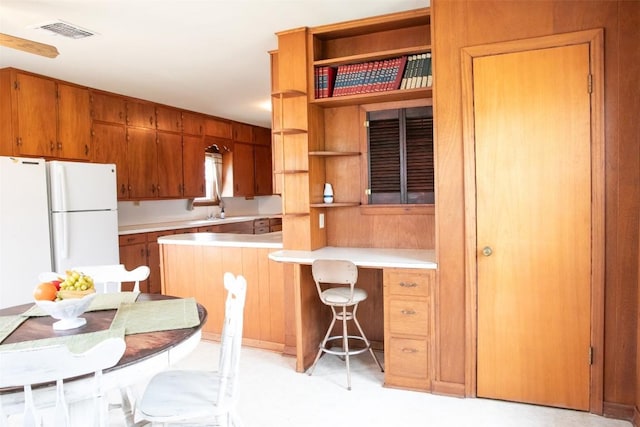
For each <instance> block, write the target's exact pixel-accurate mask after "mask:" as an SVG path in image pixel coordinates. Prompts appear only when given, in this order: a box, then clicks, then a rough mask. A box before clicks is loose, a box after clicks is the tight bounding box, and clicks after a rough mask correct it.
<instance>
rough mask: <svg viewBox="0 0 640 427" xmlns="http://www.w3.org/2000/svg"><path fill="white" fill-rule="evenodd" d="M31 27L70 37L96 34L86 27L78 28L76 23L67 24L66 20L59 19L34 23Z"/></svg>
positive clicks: (76, 37)
mask: <svg viewBox="0 0 640 427" xmlns="http://www.w3.org/2000/svg"><path fill="white" fill-rule="evenodd" d="M33 28H35V29H37V30H45V31H50V32H52V33H54V34H58V35H61V36H65V37H69V38H71V39H83V38H85V37H90V36H93V35H95V34H96V33H95V32H93V31H89V30H87V29H84V28H80V27H78V26H77V25H73V24H69V23H68V22H64V21H59V20H58V21H53V22H46V23H44V24H39V25H35V26H34V27H33Z"/></svg>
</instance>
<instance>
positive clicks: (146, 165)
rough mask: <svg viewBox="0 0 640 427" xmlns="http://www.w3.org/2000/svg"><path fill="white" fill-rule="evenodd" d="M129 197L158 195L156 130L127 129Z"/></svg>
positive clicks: (145, 197)
mask: <svg viewBox="0 0 640 427" xmlns="http://www.w3.org/2000/svg"><path fill="white" fill-rule="evenodd" d="M127 160H128V162H129V164H128V170H129V197H130V198H132V199H140V198H143V199H149V198H154V197H157V196H158V157H157V150H156V131H154V130H151V129H142V128H128V129H127Z"/></svg>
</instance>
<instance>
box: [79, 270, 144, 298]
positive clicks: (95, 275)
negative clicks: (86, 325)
mask: <svg viewBox="0 0 640 427" xmlns="http://www.w3.org/2000/svg"><path fill="white" fill-rule="evenodd" d="M72 270H75V271H79V272H81V273H84V274H86V275H88V276H91V278H92V279H93V283H94V286H96V291H97V290H98V285H101V286H102V292H103V293H107V292H121V291H122V283H133V291H134V292H139V291H140V282H142V281H144V280H147V278H148V277H149V273H150V272H151V270H150V269H149V267H147V266H146V265H141V266H139V267H136V268H134V269H133V270H131V271H128V270H127V269H126V268H125V266H124V265H122V264H113V265H85V266H80V267H74V268H72Z"/></svg>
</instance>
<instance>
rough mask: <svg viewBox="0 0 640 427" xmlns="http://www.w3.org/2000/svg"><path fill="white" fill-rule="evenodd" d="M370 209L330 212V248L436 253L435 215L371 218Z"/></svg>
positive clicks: (398, 215) (343, 209) (401, 215)
mask: <svg viewBox="0 0 640 427" xmlns="http://www.w3.org/2000/svg"><path fill="white" fill-rule="evenodd" d="M365 209H368V208H359V207H353V208H340V209H327V216H326V221H325V222H326V226H327V244H328V245H329V246H347V247H371V248H402V249H433V248H435V215H434V214H433V213H432V214H426V215H425V214H419V215H411V214H381V215H370V214H367V213H364V212H365Z"/></svg>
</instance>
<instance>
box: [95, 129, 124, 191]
mask: <svg viewBox="0 0 640 427" xmlns="http://www.w3.org/2000/svg"><path fill="white" fill-rule="evenodd" d="M92 135H93V139H92V141H91V161H92V162H94V163H115V165H116V180H117V183H118V199H119V200H122V199H127V198H128V197H129V164H128V162H127V137H126V132H125V127H124V126H123V125H118V124H111V123H99V122H94V123H93V130H92Z"/></svg>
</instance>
